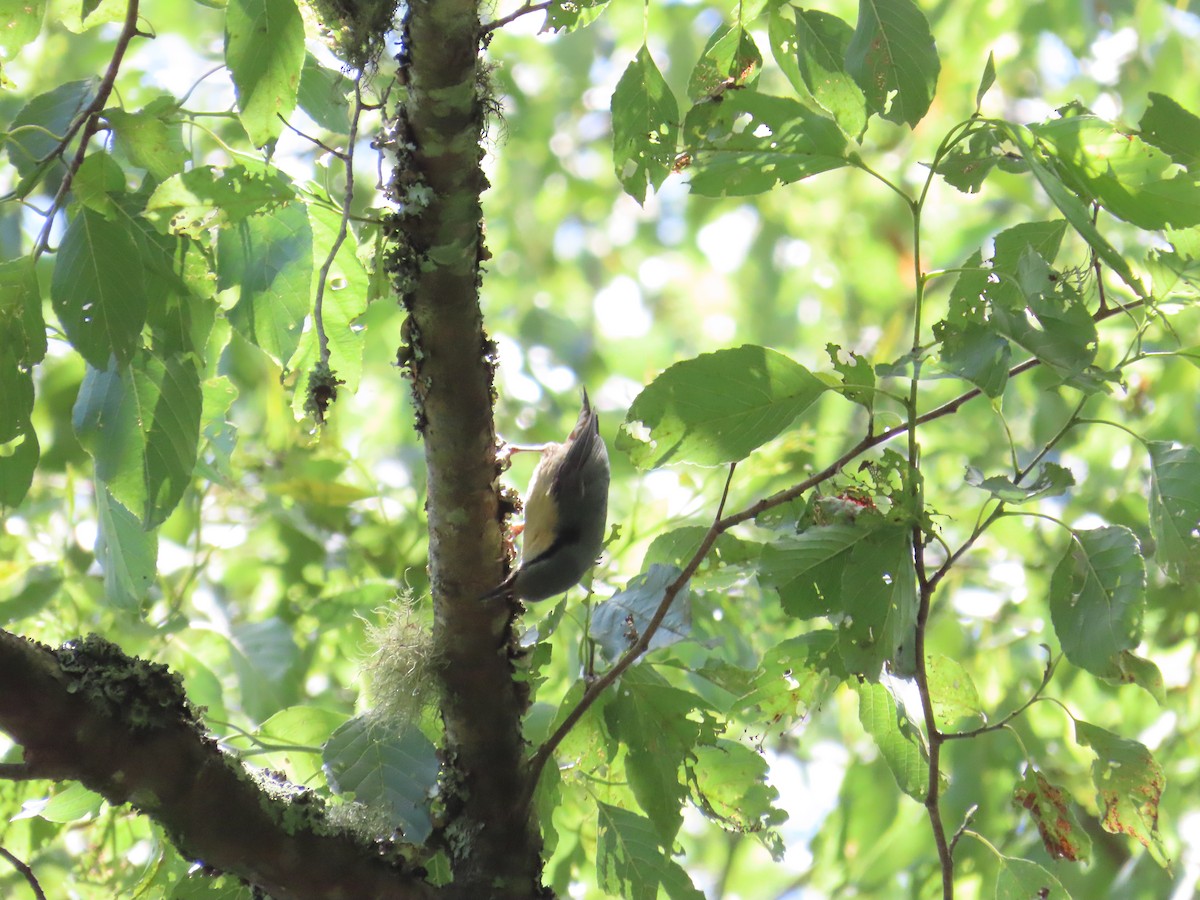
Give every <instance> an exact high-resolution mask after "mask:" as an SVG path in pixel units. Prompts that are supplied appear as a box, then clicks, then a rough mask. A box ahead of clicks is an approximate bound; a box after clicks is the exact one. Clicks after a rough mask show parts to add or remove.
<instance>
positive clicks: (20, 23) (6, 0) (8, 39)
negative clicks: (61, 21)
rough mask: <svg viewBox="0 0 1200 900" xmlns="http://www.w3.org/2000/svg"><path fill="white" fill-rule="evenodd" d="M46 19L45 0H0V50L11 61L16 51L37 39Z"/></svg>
mask: <svg viewBox="0 0 1200 900" xmlns="http://www.w3.org/2000/svg"><path fill="white" fill-rule="evenodd" d="M45 18H46V0H0V22H2V23H4V25H5V27H4V28H0V49H3V50H4V51H5V54H4V55H5V58H6V59H12V58H13V57H14V56H16V55H17V51H18V50H20V49H21V48H22V47H24V46H25V45H26V44H28V43H29V42H30V41H32V40H33V39H34V38H35V37H37V36H38V35H39V34H40V33H41V31H42V22H43V20H44V19H45Z"/></svg>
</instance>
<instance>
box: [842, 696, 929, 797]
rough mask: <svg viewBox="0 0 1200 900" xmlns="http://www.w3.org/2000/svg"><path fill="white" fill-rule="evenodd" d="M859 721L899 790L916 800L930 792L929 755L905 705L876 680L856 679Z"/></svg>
mask: <svg viewBox="0 0 1200 900" xmlns="http://www.w3.org/2000/svg"><path fill="white" fill-rule="evenodd" d="M854 690H855V693H857V694H858V720H859V721H860V722H861V723H862V726H863V728H864V729H865V730H866V732H867V734H869V735H870V736H871V738H872V739H873V740H874V741H875V745H876V746H877V747H878V748H879V752H880V754H881V755H882V756H883V758H884V761H885V762H887V764H888V768H889V769H891V770H892V775H893V776H895V779H896V784H897V785H899V787H900V790H902V791H904V793H906V794H908V796H910V797H912V798H913V799H914V800H916V801H918V802H922V803H923V802H924V801H925V795H926V793H928V791H929V755H928V753H927V752H926V750H925V744H924V742H923V741H922V740H921V735H920V732H919V731H918V730H917V727H916V726H915V725H914V724H913V723H912V721H911V720H910V719H909V718H908V713H906V712H905V711H904V705H903V704H901V703H899V702H898V701H897V700H896V698H895V697H893V696H892V693H891V691H889V690H888V689H887V687H886V686H884V685H883V684H880V683H879V682H869V681H864V682H859V683H856V684H855V685H854Z"/></svg>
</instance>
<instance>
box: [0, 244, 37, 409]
mask: <svg viewBox="0 0 1200 900" xmlns="http://www.w3.org/2000/svg"><path fill="white" fill-rule="evenodd" d="M0 354H7V359H8V360H11V361H12V362H13V363H15V364H16V365H17V366H19V367H21V368H22V369H28V368H29V367H30V366H33V365H35V364H36V363H39V362H41V361H42V357H44V356H45V355H46V323H45V322H44V321H43V319H42V292H41V288H40V287H39V285H38V280H37V273H36V271H35V269H34V265H33V260H32V259H30V258H29V257H22V258H20V259H13V260H9V261H7V262H4V263H0ZM6 411H7V408H6ZM2 431H3V426H2V425H0V433H2Z"/></svg>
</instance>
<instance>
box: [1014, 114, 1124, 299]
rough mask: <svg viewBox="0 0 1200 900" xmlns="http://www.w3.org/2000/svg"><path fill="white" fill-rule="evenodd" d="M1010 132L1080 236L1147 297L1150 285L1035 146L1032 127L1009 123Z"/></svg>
mask: <svg viewBox="0 0 1200 900" xmlns="http://www.w3.org/2000/svg"><path fill="white" fill-rule="evenodd" d="M1008 133H1009V137H1010V138H1011V139H1012V141H1013V142H1014V143H1015V144H1016V145H1017V146H1018V147H1019V148H1020V150H1021V155H1022V156H1023V157H1024V158H1025V161H1026V162H1028V163H1029V168H1030V171H1032V172H1033V175H1034V177H1035V178H1037V180H1038V183H1039V184H1041V186H1042V190H1044V191H1045V192H1046V194H1047V196H1049V197H1050V200H1051V202H1053V203H1054V205H1055V206H1057V207H1058V209H1059V211H1060V212H1061V213H1062V214H1063V216H1064V217H1065V218H1066V220H1067V221H1068V222H1070V223H1071V227H1072V228H1074V229H1075V230H1076V231H1077V232H1079V236H1080V237H1082V238H1083V239H1084V240H1085V241H1087V242H1088V245H1089V246H1091V248H1092V249H1093V250H1095V251H1096V254H1097V256H1099V257H1100V259H1101V260H1103V261H1104V263H1105V264H1106V265H1107V266H1108V267H1109V268H1110V269H1112V270H1113V271H1114V272H1116V273H1117V275H1118V276H1119V277H1120V278H1121V280H1122V281H1124V282H1125V283H1126V284H1127V285H1129V287H1130V289H1131V290H1132V291H1133V292H1134V293H1135V294H1137V296H1138V297H1140V298H1142V299H1146V297H1147V294H1146V289H1145V287H1144V286H1143V285H1142V282H1141V280H1140V279H1139V278H1137V277H1136V276H1135V275H1134V274H1133V270H1132V269H1131V268H1130V267H1129V263H1128V262H1126V260H1125V257H1124V256H1123V255H1122V254H1121V253H1120V252H1119V251H1118V250H1117V248H1116V247H1114V246H1113V245H1112V244H1110V243H1109V242H1108V240H1107V239H1105V237H1104V236H1103V235H1102V234H1100V232H1099V230H1098V229H1097V228H1096V226H1095V225H1094V224H1092V215H1091V212H1090V211H1089V210H1088V208H1087V207H1086V206H1085V205H1084V204H1083V202H1081V201H1080V199H1079V197H1078V196H1076V195H1075V194H1073V193H1072V192H1071V191H1070V190H1068V189H1067V186H1066V185H1065V184H1063V182H1062V180H1061V179H1059V177H1058V176H1057V175H1056V174H1055V173H1054V172H1053V171H1052V170H1051V168H1050V167H1049V166H1048V165H1047V164H1046V163H1045V162H1043V161H1042V158H1041V155H1040V153H1041V151H1040V150H1035V149H1034V137H1033V133H1032V132H1031V131H1030V130H1029V129H1028V128H1025V127H1023V126H1015V125H1010V126H1008ZM1089 199H1090V198H1089Z"/></svg>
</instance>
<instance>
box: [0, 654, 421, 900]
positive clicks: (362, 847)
mask: <svg viewBox="0 0 1200 900" xmlns="http://www.w3.org/2000/svg"><path fill="white" fill-rule="evenodd" d="M0 728H3V729H4V731H5V732H7V733H8V734H9V735H10V736H11V737H12V738H13V740H15V741H16V742H17V743H19V744H20V745H21V746H22V748H23V750H24V753H25V766H26V769H27V770H28V772H29V773H31V774H33V775H36V776H38V777H41V778H46V779H51V780H55V781H64V780H70V781H79V782H81V783H82V784H84V785H85V786H87V787H88V788H91V789H92V790H93V791H96V792H97V793H99V794H101V795H103V796H104V797H105V799H107V800H108V801H109V802H110V803H113V804H115V805H120V804H123V803H130V804H132V805H133V806H134V807H136V808H137V809H139V810H141V811H142V812H144V813H146V814H147V815H149V816H151V817H152V818H153V819H154V820H155V821H157V822H158V823H159V824H161V825H162V826H163V827H164V828H165V829H166V830H167V833H168V834H170V835H171V838H172V840H173V841H174V842H175V844H176V845H177V846H178V847H179V848H180V850H181V852H183V853H185V854H186V855H187V856H189V857H191V858H193V859H197V860H201V861H203V862H204V863H205V864H206V865H208V866H212V867H214V868H216V869H219V870H221V871H225V872H229V873H232V874H234V875H237V876H239V877H241V878H244V879H246V880H247V881H249V882H250V883H252V884H254V885H256V886H258V887H260V888H262V889H263V890H265V891H266V892H267V893H269V894H270V895H271V897H273V898H275V900H335V898H345V897H372V898H422V897H435V896H438V891H436V890H435V889H434V888H431V887H429V886H428V885H426V884H424V883H423V882H421V881H419V880H418V879H417V877H416V876H415V875H414V874H404V873H403V872H402V871H401V870H400V868H399V867H398V866H397V865H394V864H393V863H391V862H388V861H386V860H384V859H382V858H381V857H380V854H379V850H378V848H376V847H375V846H373V845H372V844H370V843H369V842H367V841H365V840H359V839H356V838H354V837H352V836H350V835H348V834H346V833H344V832H336V831H335V830H334V829H333V828H332V827H330V826H328V825H326V824H324V823H323V822H322V819H321V814H320V804H319V803H318V802H316V801H315V799H314V798H313V796H312V795H311V794H307V793H304V792H299V791H297V789H295V788H292V787H291V786H288V785H282V784H278V783H276V784H275V785H274V788H275V790H273V791H268V790H267V789H266V788H265V787H264V786H263V785H262V784H259V783H257V782H256V781H255V780H253V779H252V778H251V777H250V775H249V774H248V773H247V772H246V771H245V770H244V769H243V768H242V766H241V764H240V763H239V762H238V761H237V760H236V759H235V758H233V757H230V756H227V755H226V754H224V753H222V752H221V750H220V748H218V747H217V745H216V742H214V741H213V740H212V738H211V737H209V736H208V735H206V734H205V733H204V731H203V730H202V729H201V727H200V726H199V724H198V723H197V722H196V721H194V719H193V717H192V713H191V710H190V708H189V707H188V704H187V701H186V698H185V697H184V695H183V692H182V688H181V687H180V685H179V681H178V678H177V677H176V676H173V675H171V674H170V673H168V672H167V670H166V667H164V666H158V665H155V664H153V663H148V662H146V661H144V660H137V659H130V658H129V657H127V656H125V655H124V654H123V653H121V652H120V650H119V649H118V648H117V647H116V646H115V645H113V644H110V643H107V642H105V641H102V640H99V639H97V638H88V639H87V640H85V641H79V642H74V643H73V644H68V645H66V646H64V647H63V648H61V649H60V650H57V651H54V650H51V649H50V648H49V647H46V646H44V645H42V644H37V643H34V642H32V641H29V640H26V639H25V638H22V637H19V636H17V635H14V634H11V633H9V632H7V631H0ZM288 791H290V795H289V796H288V797H287V798H286V799H285V798H283V797H282V796H281V795H282V794H284V793H286V792H288Z"/></svg>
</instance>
